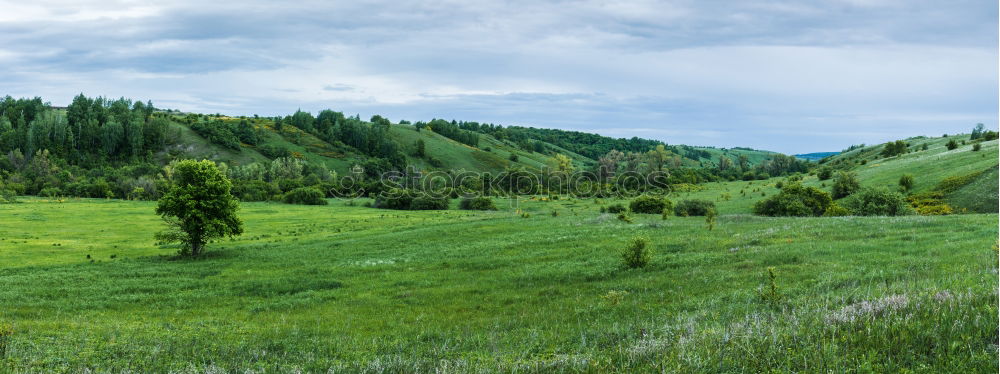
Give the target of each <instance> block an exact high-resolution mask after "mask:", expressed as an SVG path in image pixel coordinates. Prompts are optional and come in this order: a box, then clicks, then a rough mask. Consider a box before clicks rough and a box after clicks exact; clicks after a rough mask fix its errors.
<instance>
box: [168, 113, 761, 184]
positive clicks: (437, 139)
mask: <svg viewBox="0 0 1000 374" xmlns="http://www.w3.org/2000/svg"><path fill="white" fill-rule="evenodd" d="M178 118H179V117H178ZM223 120H227V121H239V119H238V118H228V117H227V118H223ZM252 121H256V123H257V125H258V126H264V127H265V129H266V130H267V131H266V132H265V136H264V139H263V140H262V142H261V144H260V146H263V145H272V146H280V147H284V148H287V149H289V150H291V151H294V152H298V153H299V154H301V155H302V157H303V158H304V159H306V160H308V161H310V162H317V163H322V164H325V165H327V167H329V168H330V169H331V170H336V171H337V172H339V173H346V172H348V170H349V169H350V167H351V166H353V165H356V164H360V163H363V162H364V161H365V160H366V159H367V157H366V156H364V155H362V154H358V153H357V152H355V151H354V150H353V149H351V148H350V147H348V146H345V145H343V144H339V143H338V144H330V143H327V142H325V141H323V140H320V139H319V138H316V137H314V136H312V135H309V134H308V133H305V132H302V131H299V130H298V129H296V128H295V127H293V126H288V125H286V126H285V127H284V128H283V129H282V131H276V130H274V128H273V127H272V125H271V121H270V120H266V119H260V120H252ZM173 126H174V127H176V128H180V129H181V131H182V133H183V136H182V139H181V143H182V144H183V145H184V146H185V148H186V149H187V151H188V153H187V154H188V156H189V157H194V158H208V159H212V160H215V161H224V162H227V163H230V164H236V165H242V164H245V163H247V162H252V161H260V160H265V159H266V157H264V156H262V155H261V154H259V153H258V152H256V151H255V149H254V147H250V146H245V147H244V149H243V151H241V152H233V151H230V150H226V149H223V148H221V147H218V146H215V145H213V144H211V143H208V142H207V141H206V140H205V139H203V138H201V137H200V136H198V134H196V133H194V132H193V131H191V130H190V129H189V128H188V127H187V126H184V125H181V124H179V123H174V125H173ZM389 136H390V137H391V138H392V139H393V140H395V141H396V142H398V143H399V144H400V145H401V146H402V148H403V153H404V154H405V155H406V158H407V162H408V163H409V164H410V165H414V166H415V167H417V168H418V169H423V170H431V169H439V170H449V169H456V170H457V169H465V170H470V171H494V172H495V171H501V170H503V169H504V168H505V167H510V166H521V167H525V168H528V169H541V168H542V167H543V166H546V165H548V164H549V161H550V160H551V156H550V155H545V154H541V153H537V152H529V151H525V150H523V149H521V148H520V147H518V146H516V145H515V144H513V143H509V142H503V141H500V140H498V139H496V138H494V137H492V136H490V135H487V134H479V138H480V143H479V147H471V146H468V145H465V144H462V143H459V142H456V141H454V140H451V139H449V138H446V137H444V136H441V135H439V134H436V133H434V132H432V131H420V132H418V131H416V128H414V127H413V126H411V125H399V124H393V125H392V127H391V128H390V132H389ZM417 139H423V140H424V143H425V152H426V154H427V157H433V158H435V159H437V160H438V161H440V162H441V165H442V166H441V167H438V168H435V167H433V166H431V165H430V162H429V160H428V159H427V158H426V157H425V158H419V157H415V156H414V155H413V154H414V151H415V150H416V146H415V142H416V141H417ZM545 144H546V146H547V147H548V148H550V149H553V150H555V152H557V153H561V154H563V155H566V156H568V157H570V158H571V159H572V160H573V162H574V164H575V165H576V167H577V168H578V169H588V168H589V167H590V166H592V165H593V164H594V163H595V162H596V161H595V160H592V159H590V158H587V157H586V156H583V155H580V154H577V153H574V152H572V151H569V150H566V149H563V148H561V147H558V146H555V145H552V144H549V143H545ZM486 148H490V151H486V150H485V149H486ZM694 148H695V149H699V150H705V151H708V152H709V153H710V154H711V157H709V158H703V159H701V160H699V161H693V160H689V159H684V161H685V165H686V166H699V162H704V163H705V164H706V165H712V164H713V163H716V162H718V160H719V157H720V156H723V155H724V156H726V157H729V158H731V159H732V160H733V161H734V163H735V161H736V160H737V157H738V155H740V154H743V155H746V156H747V158H748V159H749V160H750V163H751V164H757V163H760V162H761V161H763V160H765V159H767V158H769V157H770V156H771V155H773V154H774V153H773V152H767V151H749V150H742V149H727V150H722V149H718V148H709V147H694ZM511 154H516V155H517V156H518V161H517V162H512V161H510V155H511Z"/></svg>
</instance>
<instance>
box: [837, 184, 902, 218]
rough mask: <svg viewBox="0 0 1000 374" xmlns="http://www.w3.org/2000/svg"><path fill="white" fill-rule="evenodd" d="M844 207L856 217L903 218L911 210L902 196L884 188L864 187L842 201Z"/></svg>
mask: <svg viewBox="0 0 1000 374" xmlns="http://www.w3.org/2000/svg"><path fill="white" fill-rule="evenodd" d="M844 207H846V208H847V209H848V210H850V211H851V213H853V214H854V215H858V216H903V215H909V214H913V213H914V211H913V208H911V207H910V204H909V203H908V202H907V201H906V198H905V197H903V195H902V194H900V193H899V192H895V191H890V190H889V189H888V188H885V187H865V188H862V189H861V190H859V191H858V192H856V193H854V194H853V195H851V197H850V198H848V199H845V200H844Z"/></svg>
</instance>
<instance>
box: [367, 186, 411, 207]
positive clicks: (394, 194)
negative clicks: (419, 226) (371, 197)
mask: <svg viewBox="0 0 1000 374" xmlns="http://www.w3.org/2000/svg"><path fill="white" fill-rule="evenodd" d="M414 197H416V194H415V193H414V192H413V191H412V190H407V189H402V188H393V189H390V190H388V191H384V192H382V193H380V194H378V196H376V197H375V204H374V205H373V206H374V207H376V208H379V209H396V210H409V209H410V203H411V202H413V198H414Z"/></svg>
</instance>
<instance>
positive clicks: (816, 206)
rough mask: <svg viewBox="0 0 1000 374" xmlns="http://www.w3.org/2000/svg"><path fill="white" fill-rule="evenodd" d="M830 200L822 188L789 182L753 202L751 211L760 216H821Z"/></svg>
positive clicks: (828, 205) (831, 200)
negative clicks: (767, 195)
mask: <svg viewBox="0 0 1000 374" xmlns="http://www.w3.org/2000/svg"><path fill="white" fill-rule="evenodd" d="M832 202H833V199H831V198H830V194H828V193H826V192H825V191H823V190H820V189H818V188H816V187H803V186H802V185H801V184H798V183H789V184H788V185H786V186H785V188H783V189H782V190H781V192H778V194H777V195H774V196H771V197H769V198H767V199H764V200H761V201H758V202H757V203H756V204H754V206H753V212H754V214H757V215H762V216H797V217H804V216H821V215H823V214H824V213H826V211H827V209H828V208H829V207H830V204H831V203H832Z"/></svg>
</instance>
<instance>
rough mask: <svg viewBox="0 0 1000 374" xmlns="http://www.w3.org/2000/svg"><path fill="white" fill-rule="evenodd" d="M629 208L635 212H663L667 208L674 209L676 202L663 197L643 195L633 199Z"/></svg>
mask: <svg viewBox="0 0 1000 374" xmlns="http://www.w3.org/2000/svg"><path fill="white" fill-rule="evenodd" d="M629 209H631V210H632V212H633V213H645V214H661V213H663V212H664V211H666V210H673V209H674V203H673V202H671V201H670V200H667V199H664V198H661V197H655V196H649V195H643V196H639V197H638V198H636V199H635V200H632V202H631V203H629Z"/></svg>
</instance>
